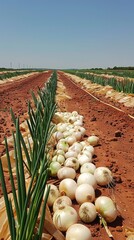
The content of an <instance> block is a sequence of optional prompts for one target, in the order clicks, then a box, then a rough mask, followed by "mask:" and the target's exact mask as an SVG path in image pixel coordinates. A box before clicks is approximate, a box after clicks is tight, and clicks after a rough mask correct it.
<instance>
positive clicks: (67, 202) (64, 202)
mask: <svg viewBox="0 0 134 240" xmlns="http://www.w3.org/2000/svg"><path fill="white" fill-rule="evenodd" d="M65 206H72V201H71V199H70V198H69V197H68V196H60V197H58V198H57V199H56V200H55V201H54V203H53V211H54V212H55V211H56V210H59V209H63V207H65Z"/></svg>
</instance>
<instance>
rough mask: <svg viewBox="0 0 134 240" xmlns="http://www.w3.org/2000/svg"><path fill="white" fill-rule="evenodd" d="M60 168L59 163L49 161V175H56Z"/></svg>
mask: <svg viewBox="0 0 134 240" xmlns="http://www.w3.org/2000/svg"><path fill="white" fill-rule="evenodd" d="M60 168H61V164H60V163H58V162H51V163H50V166H49V169H50V175H51V176H52V177H56V176H57V172H58V170H59V169H60Z"/></svg>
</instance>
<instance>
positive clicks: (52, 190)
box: [43, 184, 60, 207]
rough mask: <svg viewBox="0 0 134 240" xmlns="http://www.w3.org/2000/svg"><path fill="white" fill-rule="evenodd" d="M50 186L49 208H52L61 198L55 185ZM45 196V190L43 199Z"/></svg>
mask: <svg viewBox="0 0 134 240" xmlns="http://www.w3.org/2000/svg"><path fill="white" fill-rule="evenodd" d="M48 186H50V191H49V195H48V199H47V204H48V206H49V207H51V206H52V205H53V203H54V201H55V200H56V199H57V198H58V197H59V196H60V192H59V190H58V188H57V187H56V186H55V185H54V184H49V185H48ZM45 195H46V190H45V193H44V196H43V199H44V198H45Z"/></svg>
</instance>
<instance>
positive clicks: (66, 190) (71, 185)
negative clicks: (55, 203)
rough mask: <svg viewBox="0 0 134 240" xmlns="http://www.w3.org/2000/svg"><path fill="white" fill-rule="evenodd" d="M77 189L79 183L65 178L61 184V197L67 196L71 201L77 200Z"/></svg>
mask: <svg viewBox="0 0 134 240" xmlns="http://www.w3.org/2000/svg"><path fill="white" fill-rule="evenodd" d="M76 188H77V183H76V182H75V181H74V180H73V179H71V178H65V179H63V180H62V181H61V182H60V184H59V191H60V193H61V195H66V196H68V197H69V198H70V199H71V200H73V199H75V191H76Z"/></svg>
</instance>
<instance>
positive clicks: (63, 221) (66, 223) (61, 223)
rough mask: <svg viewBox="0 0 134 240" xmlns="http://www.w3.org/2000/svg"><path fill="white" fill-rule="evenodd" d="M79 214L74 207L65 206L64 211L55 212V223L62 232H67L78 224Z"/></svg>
mask: <svg viewBox="0 0 134 240" xmlns="http://www.w3.org/2000/svg"><path fill="white" fill-rule="evenodd" d="M77 221H78V214H77V212H76V210H75V209H74V208H73V207H70V206H65V207H63V208H62V209H59V210H57V211H55V213H54V215H53V223H54V225H55V227H56V228H57V229H58V230H60V231H67V229H68V228H69V227H70V226H71V225H73V224H75V223H77Z"/></svg>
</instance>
